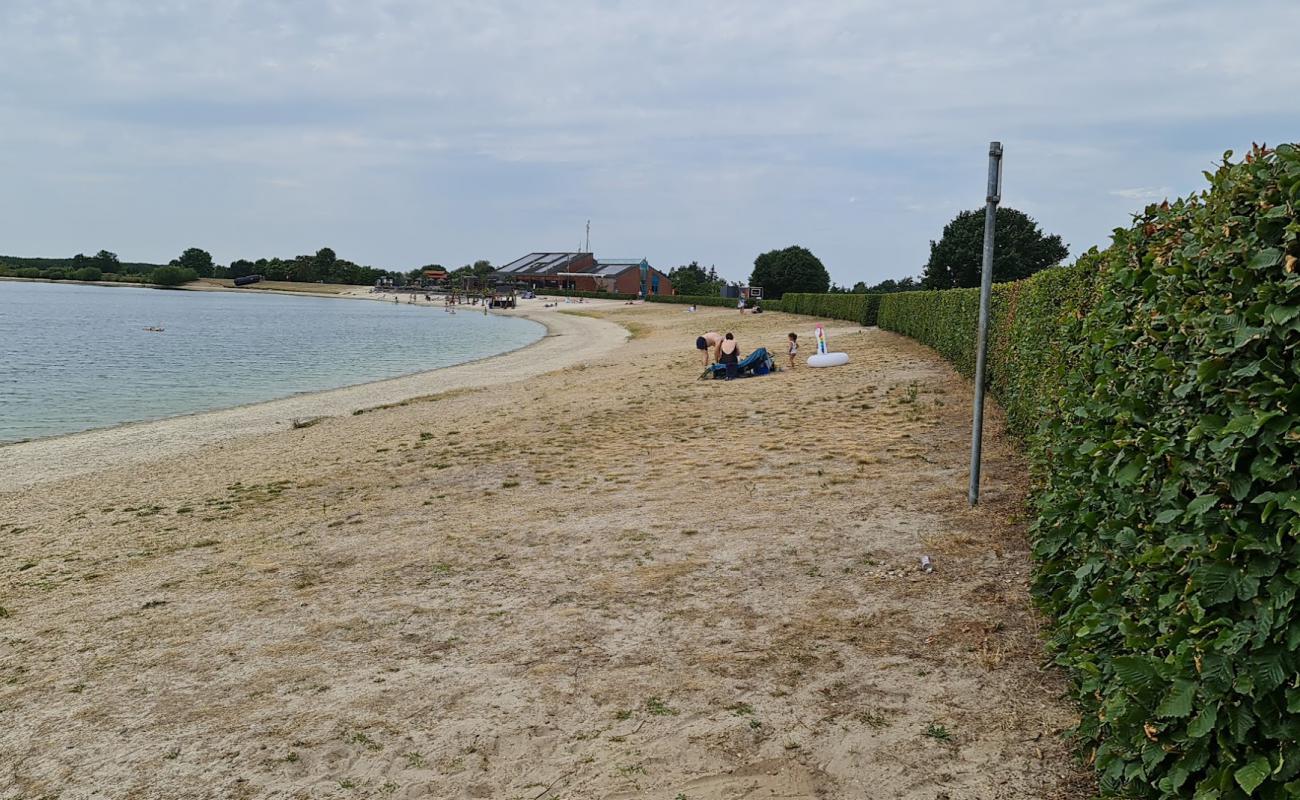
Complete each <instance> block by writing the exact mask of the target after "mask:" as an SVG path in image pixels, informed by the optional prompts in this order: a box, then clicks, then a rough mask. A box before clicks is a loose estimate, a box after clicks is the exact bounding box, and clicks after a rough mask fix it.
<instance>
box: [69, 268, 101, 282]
mask: <svg viewBox="0 0 1300 800" xmlns="http://www.w3.org/2000/svg"><path fill="white" fill-rule="evenodd" d="M103 277H104V271H103V270H101V269H100V268H99V267H82V268H81V269H74V270H73V271H72V279H73V280H74V281H97V280H100V279H101V278H103Z"/></svg>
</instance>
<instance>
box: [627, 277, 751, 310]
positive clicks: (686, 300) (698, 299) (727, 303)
mask: <svg viewBox="0 0 1300 800" xmlns="http://www.w3.org/2000/svg"><path fill="white" fill-rule="evenodd" d="M673 288H674V289H676V288H677V284H675V283H674V284H673ZM646 300H648V301H650V302H651V303H676V304H678V305H683V306H723V307H726V308H735V307H736V298H734V297H722V296H720V295H703V294H663V295H650V296H649V297H647V298H646ZM763 306H764V309H766V307H767V301H764V302H763Z"/></svg>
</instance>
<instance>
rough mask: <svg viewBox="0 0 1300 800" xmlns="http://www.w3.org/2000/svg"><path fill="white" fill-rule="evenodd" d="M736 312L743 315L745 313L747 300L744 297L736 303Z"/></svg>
mask: <svg viewBox="0 0 1300 800" xmlns="http://www.w3.org/2000/svg"><path fill="white" fill-rule="evenodd" d="M736 310H737V311H739V312H740V313H742V314H744V313H745V298H743V297H742V298H740V299H739V300H737V301H736Z"/></svg>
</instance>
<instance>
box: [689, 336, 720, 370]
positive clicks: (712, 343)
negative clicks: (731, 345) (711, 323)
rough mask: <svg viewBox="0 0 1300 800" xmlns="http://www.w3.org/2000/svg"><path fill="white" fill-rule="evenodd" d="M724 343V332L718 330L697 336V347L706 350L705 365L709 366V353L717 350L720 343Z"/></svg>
mask: <svg viewBox="0 0 1300 800" xmlns="http://www.w3.org/2000/svg"><path fill="white" fill-rule="evenodd" d="M720 344H722V334H720V333H718V332H717V331H706V332H705V333H703V334H701V335H699V336H697V337H695V349H696V350H702V351H703V352H704V366H706V367H707V366H708V365H709V364H710V363H711V362H710V361H709V355H710V354H712V353H713V352H714V351H716V349H717V347H718V345H720Z"/></svg>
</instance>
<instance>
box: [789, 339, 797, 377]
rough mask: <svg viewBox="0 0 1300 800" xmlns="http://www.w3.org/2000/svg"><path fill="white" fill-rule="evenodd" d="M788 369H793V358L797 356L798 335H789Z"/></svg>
mask: <svg viewBox="0 0 1300 800" xmlns="http://www.w3.org/2000/svg"><path fill="white" fill-rule="evenodd" d="M789 355H790V368H791V369H794V358H795V356H797V355H799V334H797V333H792V334H790V350H789Z"/></svg>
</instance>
